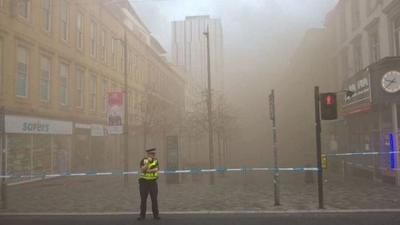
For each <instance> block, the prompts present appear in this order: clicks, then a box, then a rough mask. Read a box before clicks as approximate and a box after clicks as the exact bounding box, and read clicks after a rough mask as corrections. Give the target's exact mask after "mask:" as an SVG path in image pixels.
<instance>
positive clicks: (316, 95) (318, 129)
mask: <svg viewBox="0 0 400 225" xmlns="http://www.w3.org/2000/svg"><path fill="white" fill-rule="evenodd" d="M314 101H315V138H316V143H317V167H318V203H319V208H320V209H323V208H324V193H323V191H324V188H323V183H322V175H323V174H322V164H321V118H320V109H319V101H320V98H319V87H318V86H315V87H314Z"/></svg>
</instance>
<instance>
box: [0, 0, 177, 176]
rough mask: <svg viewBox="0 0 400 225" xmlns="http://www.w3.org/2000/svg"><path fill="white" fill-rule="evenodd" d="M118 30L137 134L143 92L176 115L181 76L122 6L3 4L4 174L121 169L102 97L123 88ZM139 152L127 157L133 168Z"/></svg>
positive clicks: (57, 1) (78, 1) (73, 0)
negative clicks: (125, 51)
mask: <svg viewBox="0 0 400 225" xmlns="http://www.w3.org/2000/svg"><path fill="white" fill-rule="evenodd" d="M124 33H126V34H127V35H126V43H127V49H128V51H127V59H128V60H127V62H126V66H127V74H128V101H127V102H128V104H129V123H130V131H132V132H131V133H136V135H137V134H138V133H140V132H138V131H137V130H138V129H139V128H140V125H141V121H140V120H139V118H141V117H143V116H142V114H143V113H144V112H145V110H144V109H143V107H144V104H143V103H144V101H145V100H146V93H148V92H151V93H152V96H155V97H156V98H157V99H158V100H157V101H159V102H160V104H163V105H165V110H167V109H168V108H171V109H174V110H173V111H174V112H175V113H178V112H179V111H180V109H183V104H184V100H183V99H184V80H183V79H182V78H181V76H179V75H178V73H177V72H176V71H175V70H173V69H172V68H171V67H170V66H169V64H168V63H167V62H166V61H165V59H164V58H163V57H162V54H163V53H165V52H163V50H162V48H161V47H160V46H159V44H158V42H157V41H156V40H155V39H154V38H153V37H152V36H151V35H150V32H149V31H148V30H147V28H146V27H145V26H144V25H143V23H142V22H141V21H140V19H139V17H138V16H137V15H136V13H135V12H134V10H133V9H132V8H131V7H130V5H129V3H128V2H127V1H108V0H104V1H99V0H0V78H1V80H0V82H1V83H0V103H1V106H2V107H3V108H4V111H5V114H6V116H5V127H6V133H7V134H6V139H7V145H6V147H7V172H8V173H11V174H32V173H43V172H45V173H63V172H68V171H89V170H102V171H103V170H110V169H113V170H115V169H118V168H122V167H121V166H122V163H121V162H122V160H123V154H122V148H121V146H120V143H122V142H121V140H120V139H121V137H120V135H108V134H107V126H106V125H107V121H106V111H107V96H108V93H109V92H112V91H124V72H125V70H124V69H125V61H124V44H125V42H124V41H125V39H124ZM131 135H133V134H131ZM133 139H134V138H133ZM160 143H162V142H161V141H160ZM134 145H135V144H134ZM138 146H140V145H135V148H138ZM141 150H142V149H140V150H135V151H132V152H131V153H130V154H131V155H130V158H131V160H133V162H136V161H137V160H138V157H139V156H137V157H136V156H135V155H136V154H138V153H139V152H141Z"/></svg>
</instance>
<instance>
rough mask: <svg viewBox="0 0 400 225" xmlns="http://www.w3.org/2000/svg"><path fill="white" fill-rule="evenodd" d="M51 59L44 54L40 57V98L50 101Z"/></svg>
mask: <svg viewBox="0 0 400 225" xmlns="http://www.w3.org/2000/svg"><path fill="white" fill-rule="evenodd" d="M50 76H51V63H50V59H49V58H47V57H44V56H42V57H41V59H40V100H41V101H44V102H48V101H49V100H50Z"/></svg>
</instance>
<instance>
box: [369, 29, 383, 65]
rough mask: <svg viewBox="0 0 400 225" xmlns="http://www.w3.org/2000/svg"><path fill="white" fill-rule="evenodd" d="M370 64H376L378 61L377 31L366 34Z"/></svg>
mask: <svg viewBox="0 0 400 225" xmlns="http://www.w3.org/2000/svg"><path fill="white" fill-rule="evenodd" d="M368 38H369V50H370V63H374V62H377V61H378V60H379V59H380V57H381V56H380V45H379V32H378V30H377V29H375V30H374V31H372V32H370V33H369V34H368Z"/></svg>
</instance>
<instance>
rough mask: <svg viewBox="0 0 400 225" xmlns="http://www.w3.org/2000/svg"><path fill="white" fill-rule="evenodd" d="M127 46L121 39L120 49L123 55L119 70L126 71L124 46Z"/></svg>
mask: <svg viewBox="0 0 400 225" xmlns="http://www.w3.org/2000/svg"><path fill="white" fill-rule="evenodd" d="M124 47H125V46H124V43H123V42H122V41H120V42H119V49H120V52H121V55H120V60H119V62H120V64H119V70H120V71H121V72H124V66H125V55H124V54H125V52H124V51H125V48H124Z"/></svg>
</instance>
